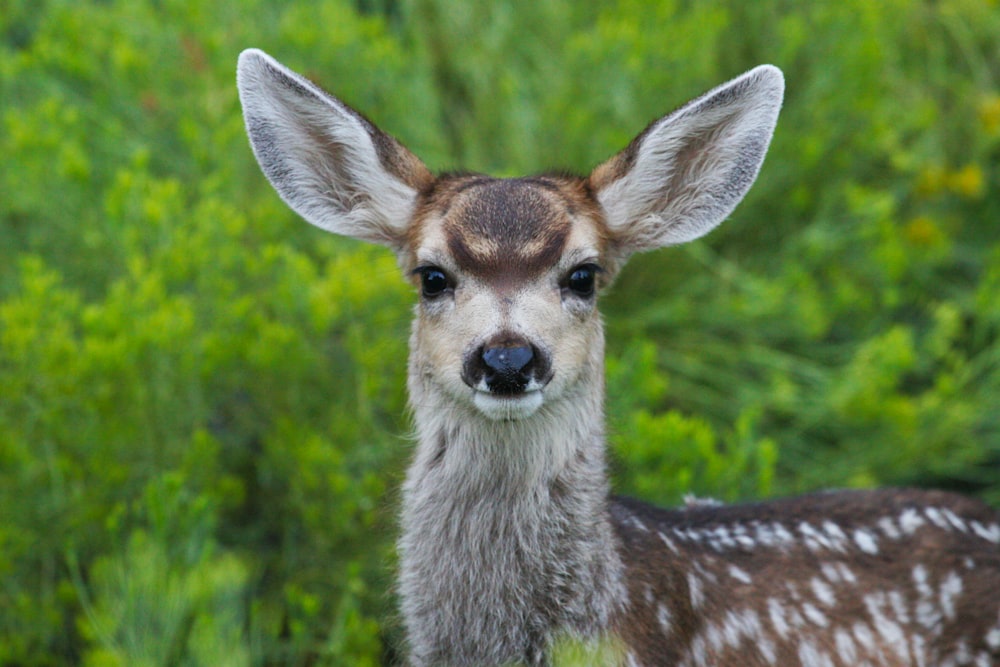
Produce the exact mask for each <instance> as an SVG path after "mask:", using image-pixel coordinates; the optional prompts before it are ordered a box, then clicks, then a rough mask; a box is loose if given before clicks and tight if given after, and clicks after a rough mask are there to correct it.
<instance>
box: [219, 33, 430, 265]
mask: <svg viewBox="0 0 1000 667" xmlns="http://www.w3.org/2000/svg"><path fill="white" fill-rule="evenodd" d="M236 84H237V87H238V88H239V94H240V102H241V103H242V104H243V116H244V119H245V121H246V129H247V134H248V135H249V136H250V144H251V145H252V147H253V152H254V155H255V156H256V157H257V162H258V163H259V164H260V167H261V169H262V170H263V171H264V174H265V175H266V176H267V178H268V180H269V181H270V182H271V185H273V186H274V189H275V190H277V191H278V194H279V195H281V198H282V199H284V200H285V203H287V204H288V205H289V206H290V207H291V208H292V209H293V210H294V211H295V212H296V213H298V214H299V215H301V216H302V217H303V218H305V219H306V220H307V221H308V222H310V223H312V224H314V225H316V226H317V227H321V228H323V229H325V230H327V231H330V232H334V233H336V234H343V235H345V236H351V237H354V238H358V239H362V240H364V241H371V242H374V243H380V244H382V245H387V246H389V247H391V248H393V249H394V250H396V251H397V252H398V251H399V250H400V249H401V248H402V246H403V244H404V238H405V232H406V226H407V224H408V223H409V221H410V217H411V215H412V213H413V208H414V204H415V201H416V197H417V193H418V192H419V191H420V190H421V189H422V188H424V187H426V186H427V185H429V184H430V183H431V182H432V180H433V177H432V176H431V173H430V172H429V171H428V170H427V167H425V166H424V164H423V163H422V162H421V161H420V160H419V159H417V158H416V157H415V156H414V155H413V154H412V153H410V152H409V151H408V150H406V149H405V148H404V147H403V146H402V145H401V144H400V143H399V142H398V141H396V140H395V139H394V138H392V137H391V136H389V135H388V134H385V133H384V132H382V131H381V130H379V129H378V128H377V127H375V126H374V125H373V124H372V123H371V122H369V121H368V120H367V119H366V118H364V117H363V116H362V115H361V114H359V113H358V112H356V111H354V110H353V109H351V108H350V107H349V106H347V105H346V104H344V103H343V102H341V101H340V100H338V99H337V98H335V97H333V96H332V95H329V94H327V93H326V92H324V91H323V90H322V89H320V88H319V87H317V86H316V85H314V84H313V83H311V82H310V81H308V80H307V79H306V78H305V77H302V76H300V75H298V74H296V73H295V72H293V71H291V70H289V69H288V68H286V67H284V66H283V65H281V64H280V63H279V62H278V61H276V60H274V59H273V58H271V57H270V56H268V55H267V54H266V53H264V52H263V51H259V50H257V49H247V50H246V51H244V52H243V53H241V54H240V58H239V64H238V66H237V70H236Z"/></svg>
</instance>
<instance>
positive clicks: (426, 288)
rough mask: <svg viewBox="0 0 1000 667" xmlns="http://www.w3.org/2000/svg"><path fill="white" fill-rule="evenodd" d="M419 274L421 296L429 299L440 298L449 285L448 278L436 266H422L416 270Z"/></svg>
mask: <svg viewBox="0 0 1000 667" xmlns="http://www.w3.org/2000/svg"><path fill="white" fill-rule="evenodd" d="M417 272H418V273H419V274H420V288H421V292H422V293H423V295H424V296H425V297H427V298H429V299H432V298H434V297H436V296H440V295H441V294H443V293H444V292H445V290H447V289H448V288H449V287H450V286H451V285H450V284H449V283H448V276H446V275H445V273H444V271H442V270H441V269H439V268H437V267H436V266H424V267H421V268H419V269H417Z"/></svg>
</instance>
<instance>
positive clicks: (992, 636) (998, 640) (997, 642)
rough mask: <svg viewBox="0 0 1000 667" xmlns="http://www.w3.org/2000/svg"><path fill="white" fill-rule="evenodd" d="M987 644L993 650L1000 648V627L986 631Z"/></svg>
mask: <svg viewBox="0 0 1000 667" xmlns="http://www.w3.org/2000/svg"><path fill="white" fill-rule="evenodd" d="M986 645H987V646H989V647H990V650H991V651H996V650H997V649H1000V628H993V629H991V630H990V631H989V632H987V633H986Z"/></svg>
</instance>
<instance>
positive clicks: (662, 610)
mask: <svg viewBox="0 0 1000 667" xmlns="http://www.w3.org/2000/svg"><path fill="white" fill-rule="evenodd" d="M670 618H671V616H670V610H669V609H667V606H666V605H665V604H662V603H661V604H658V605H656V622H657V623H659V624H660V628H662V629H663V632H664V633H665V634H670V631H671V629H672V628H671V626H670Z"/></svg>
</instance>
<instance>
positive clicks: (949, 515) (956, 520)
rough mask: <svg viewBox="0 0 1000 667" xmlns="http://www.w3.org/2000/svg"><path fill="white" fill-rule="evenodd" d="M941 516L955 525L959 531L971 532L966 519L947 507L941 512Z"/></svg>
mask: <svg viewBox="0 0 1000 667" xmlns="http://www.w3.org/2000/svg"><path fill="white" fill-rule="evenodd" d="M941 514H943V515H944V518H946V519H948V523H950V524H951V525H953V526H954V527H955V528H957V529H959V530H960V531H962V532H963V533H967V532H969V526H968V525H966V523H965V519H963V518H962V517H960V516H958V515H957V514H955V513H954V512H952V511H951V510H950V509H948V508H947V507H946V508H944V509H942V510H941Z"/></svg>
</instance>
